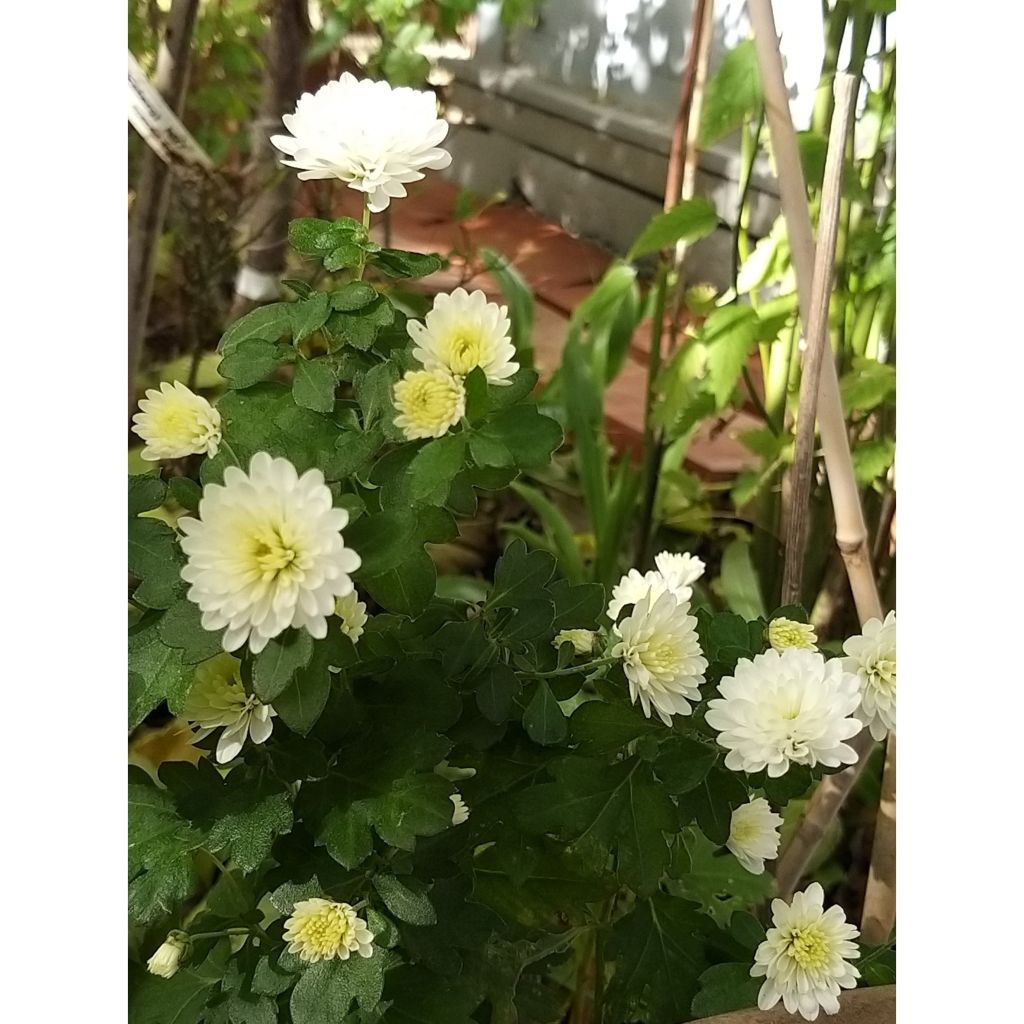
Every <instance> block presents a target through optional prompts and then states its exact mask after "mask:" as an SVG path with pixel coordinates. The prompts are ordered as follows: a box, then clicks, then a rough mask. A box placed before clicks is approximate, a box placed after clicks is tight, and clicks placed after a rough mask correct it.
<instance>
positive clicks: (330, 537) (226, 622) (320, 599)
mask: <svg viewBox="0 0 1024 1024" xmlns="http://www.w3.org/2000/svg"><path fill="white" fill-rule="evenodd" d="M347 525H348V512H347V511H346V510H345V509H343V508H334V499H333V496H332V495H331V491H330V489H329V488H328V487H327V485H326V484H325V483H324V475H323V473H321V472H320V470H319V469H310V470H307V471H306V472H305V473H303V474H302V476H299V474H298V473H297V472H296V469H295V467H294V466H293V465H292V464H291V463H290V462H289V461H288V460H287V459H282V458H276V459H275V458H271V456H270V455H268V454H267V453H266V452H257V453H256V454H255V455H254V456H253V457H252V459H250V461H249V472H248V473H245V472H244V471H243V470H242V469H240V468H239V467H238V466H229V467H228V468H227V469H226V470H225V471H224V483H223V485H221V484H208V485H207V486H206V488H205V490H204V491H203V498H202V501H200V503H199V518H198V519H193V518H190V517H185V518H183V519H181V520H179V521H178V527H179V529H180V530H181V531H182V533H183V534H184V537H183V538H182V541H181V547H182V550H183V551H184V552H185V554H186V555H187V556H188V564H187V565H186V566H185V568H184V569H182V570H181V576H182V579H184V580H185V581H186V582H188V583H190V584H192V585H191V587H190V588H189V591H188V597H189V600H190V601H194V602H195V603H196V604H197V605H199V608H200V610H201V611H202V613H203V614H202V618H201V620H200V621H201V622H202V626H203V629H209V630H217V631H220V630H224V635H223V638H222V644H223V647H224V650H226V651H234V650H237V649H238V648H239V647H241V646H242V645H243V644H244V643H246V642H248V644H249V650H250V651H252V653H253V654H259V653H260V651H262V650H263V648H264V647H266V645H267V644H268V643H269V642H270V640H271V639H272V638H273V637H276V636H278V635H279V634H281V633H283V632H284V631H285V630H286V629H288V628H289V627H292V628H295V629H306V630H308V631H309V633H310V634H311V635H312V636H313V637H315V638H316V639H318V640H322V639H323V638H324V637H325V636H326V635H327V616H328V615H331V614H333V612H334V602H335V601H336V600H337V599H338V598H339V597H344V596H345V595H346V594H349V593H351V592H352V580H351V578H350V577H349V573H351V572H355V571H356V569H358V568H359V565H360V561H359V556H358V555H357V554H356V553H355V552H354V551H353V550H352V549H351V548H348V547H346V546H345V539H344V537H343V536H342V534H341V531H342V530H343V529H344V528H345V527H346V526H347Z"/></svg>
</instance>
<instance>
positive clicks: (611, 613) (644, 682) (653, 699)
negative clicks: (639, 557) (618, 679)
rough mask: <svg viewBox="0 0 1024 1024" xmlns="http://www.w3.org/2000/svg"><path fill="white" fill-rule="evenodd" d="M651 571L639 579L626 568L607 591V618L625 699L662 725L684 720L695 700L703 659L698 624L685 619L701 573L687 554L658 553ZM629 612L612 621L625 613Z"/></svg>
mask: <svg viewBox="0 0 1024 1024" xmlns="http://www.w3.org/2000/svg"><path fill="white" fill-rule="evenodd" d="M655 564H656V565H657V567H658V568H657V569H656V570H652V571H651V572H648V573H646V574H645V575H641V574H640V573H639V572H638V571H637V570H636V569H630V571H629V572H628V573H626V575H625V576H623V577H622V579H621V580H620V581H619V583H618V584H617V585H616V586H615V588H614V589H613V590H612V600H611V603H610V604H609V605H608V611H607V614H608V618H609V619H611V620H612V623H613V625H612V633H613V634H614V636H615V637H616V638H617V642H616V643H615V644H614V646H613V647H612V649H611V655H612V657H613V658H621V659H622V665H623V671H624V672H625V673H626V679H627V680H628V682H629V695H630V697H631V698H632V701H633V703H634V704H635V703H636V702H637V701H638V700H639V701H640V706H641V707H642V708H643V712H644V714H645V715H646V716H647V717H648V718H650V717H651V708H652V707H653V708H654V710H655V711H656V712H657V715H658V717H659V718H660V719H661V720H662V721H663V722H664V723H665V725H668V726H671V725H672V716H673V715H688V714H689V713H690V710H691V702H694V703H696V702H697V701H698V700H700V689H699V687H700V686H701V684H702V683H703V682H704V671H705V670H706V669H707V667H708V662H707V659H706V658H705V657H704V652H703V651H702V650H701V648H700V642H699V641H698V639H697V619H696V617H695V616H693V615H691V614H690V598H691V597H692V596H693V589H692V586H691V584H692V583H694V582H695V581H696V580H697V579H698V578H699V577H700V575H701V573H703V572H704V563H703V562H702V561H701V560H700V559H699V558H694V557H693V556H692V555H674V554H672V553H670V552H668V551H663V552H662V553H661V554H660V555H658V557H657V558H656V559H655ZM629 605H633V610H632V612H631V613H630V614H629V615H627V616H626V617H625V618H624V619H622V621H621V622H616V619H617V618H618V616H619V614H620V613H621V612H622V610H623V609H624V608H626V607H627V606H629Z"/></svg>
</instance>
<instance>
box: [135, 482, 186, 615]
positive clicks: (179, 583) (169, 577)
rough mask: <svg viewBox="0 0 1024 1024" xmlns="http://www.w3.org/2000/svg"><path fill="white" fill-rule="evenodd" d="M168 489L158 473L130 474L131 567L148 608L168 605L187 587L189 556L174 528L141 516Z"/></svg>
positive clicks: (138, 593)
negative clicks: (184, 577)
mask: <svg viewBox="0 0 1024 1024" xmlns="http://www.w3.org/2000/svg"><path fill="white" fill-rule="evenodd" d="M165 492H166V486H165V485H164V483H163V481H162V480H160V479H159V478H157V477H151V476H145V475H143V476H130V477H128V571H129V572H130V573H131V574H132V575H133V576H135V577H137V578H138V579H139V580H141V583H140V584H139V585H138V587H136V588H135V594H134V597H135V600H136V601H137V602H138V603H139V604H142V605H145V606H147V607H148V608H166V607H168V606H169V605H171V604H173V603H174V600H175V599H176V598H177V597H178V595H179V594H181V593H182V592H183V591H184V589H185V583H184V581H183V580H182V579H181V569H182V568H183V567H184V565H185V556H184V555H183V554H182V551H181V548H180V547H179V546H178V539H177V537H176V535H175V533H174V531H173V530H172V529H171V528H170V527H168V526H167V524H166V523H162V522H160V521H159V520H157V519H152V518H148V517H146V518H140V517H139V513H140V512H146V511H149V510H150V509H153V508H157V507H159V506H160V504H161V503H162V502H163V500H164V494H165Z"/></svg>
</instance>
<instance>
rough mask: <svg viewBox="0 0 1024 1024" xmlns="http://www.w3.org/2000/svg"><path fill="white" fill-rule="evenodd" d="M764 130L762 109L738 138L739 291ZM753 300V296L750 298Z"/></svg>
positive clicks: (735, 261) (735, 270)
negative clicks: (752, 186)
mask: <svg viewBox="0 0 1024 1024" xmlns="http://www.w3.org/2000/svg"><path fill="white" fill-rule="evenodd" d="M763 128H764V107H763V106H762V107H761V112H760V114H759V115H758V119H757V124H756V125H755V126H754V128H753V130H752V131H751V130H750V128H749V126H748V125H746V124H744V126H743V132H742V134H741V136H740V180H739V203H738V208H737V211H736V227H735V228H734V229H733V236H732V288H733V291H734V292H736V291H738V290H739V278H740V263H741V262H742V261H744V260H746V259H747V258H748V257H749V256H750V182H751V179H752V178H753V176H754V163H755V162H756V160H757V152H758V145H759V143H760V141H761V130H762V129H763ZM751 299H753V296H751Z"/></svg>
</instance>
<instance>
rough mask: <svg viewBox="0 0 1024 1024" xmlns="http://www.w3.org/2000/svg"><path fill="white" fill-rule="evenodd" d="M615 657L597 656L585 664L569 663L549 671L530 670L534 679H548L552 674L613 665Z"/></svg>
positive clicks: (570, 674)
mask: <svg viewBox="0 0 1024 1024" xmlns="http://www.w3.org/2000/svg"><path fill="white" fill-rule="evenodd" d="M616 661H618V659H617V658H598V659H597V660H596V661H589V662H587V663H586V664H585V665H570V666H569V667H568V668H553V669H551V671H550V672H531V673H530V675H531V676H533V678H534V679H550V678H551V677H552V676H577V675H579V674H580V673H581V672H589V671H590V670H591V669H595V668H601V667H602V666H604V665H613V664H614V663H615V662H616Z"/></svg>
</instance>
